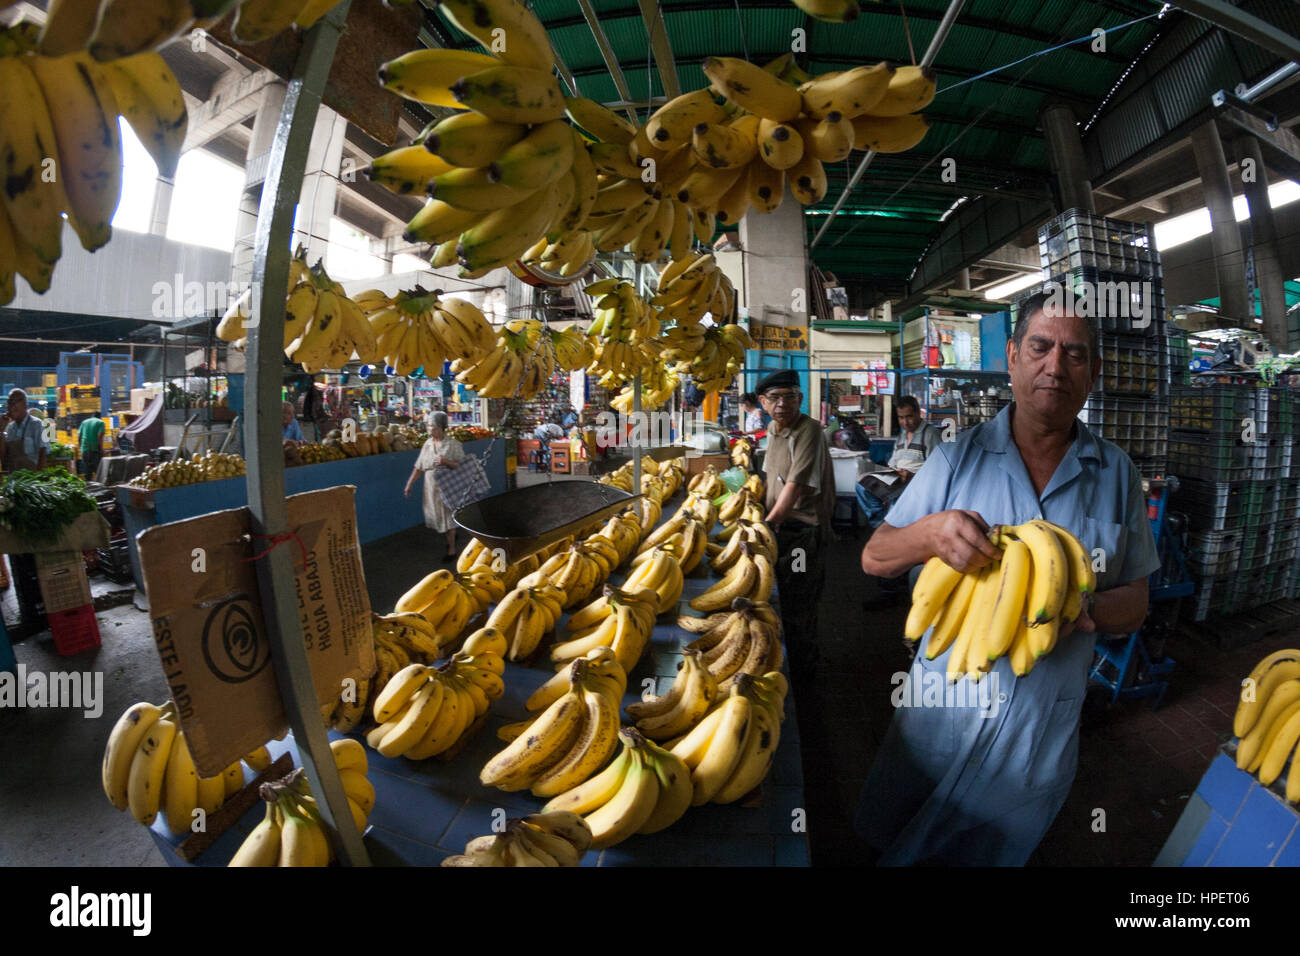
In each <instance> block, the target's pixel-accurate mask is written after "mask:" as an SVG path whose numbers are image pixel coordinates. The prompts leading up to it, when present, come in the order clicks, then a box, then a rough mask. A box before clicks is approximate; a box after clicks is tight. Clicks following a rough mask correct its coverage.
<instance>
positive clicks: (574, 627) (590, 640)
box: [551, 583, 659, 674]
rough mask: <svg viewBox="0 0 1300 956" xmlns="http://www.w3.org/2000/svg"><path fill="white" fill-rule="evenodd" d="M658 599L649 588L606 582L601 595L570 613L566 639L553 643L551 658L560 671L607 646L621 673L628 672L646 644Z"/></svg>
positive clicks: (652, 628) (648, 639) (647, 643)
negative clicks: (614, 585)
mask: <svg viewBox="0 0 1300 956" xmlns="http://www.w3.org/2000/svg"><path fill="white" fill-rule="evenodd" d="M658 602H659V595H658V593H657V592H656V591H654V590H652V589H650V588H640V589H638V588H637V587H636V586H634V585H632V584H631V583H629V585H628V586H627V587H626V588H616V587H613V586H611V585H606V586H605V589H604V592H603V593H602V594H601V596H600V597H598V598H596V599H595V600H594V601H592V602H591V603H590V604H588V605H586V606H585V607H582V608H579V609H578V610H576V611H574V612H573V614H572V615H570V616H569V621H568V624H567V625H566V626H565V631H566V639H565V640H564V641H563V642H561V643H558V644H554V645H552V647H551V660H552V661H554V662H555V663H557V664H559V665H560V669H561V670H563V669H564V666H565V665H566V664H567V663H568V662H570V661H573V660H576V659H578V658H582V657H585V656H586V655H587V654H589V653H590V652H592V651H594V650H595V649H596V648H599V647H608V648H609V649H610V650H612V651H613V652H614V658H615V660H617V661H618V663H619V666H621V667H622V668H623V672H624V673H625V674H630V673H631V672H632V668H633V667H635V666H636V664H637V662H638V661H639V660H641V655H642V654H644V653H645V649H646V647H647V646H649V643H650V633H651V631H653V630H654V626H655V617H656V616H657V615H658V610H657V608H658Z"/></svg>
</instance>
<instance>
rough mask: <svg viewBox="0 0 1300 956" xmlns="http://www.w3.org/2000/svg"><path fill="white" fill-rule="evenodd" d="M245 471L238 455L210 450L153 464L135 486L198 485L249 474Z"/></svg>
mask: <svg viewBox="0 0 1300 956" xmlns="http://www.w3.org/2000/svg"><path fill="white" fill-rule="evenodd" d="M245 470H246V469H245V466H244V459H242V458H240V457H239V456H238V455H225V454H221V453H220V452H214V451H211V450H208V451H205V452H204V453H203V454H202V455H200V456H199V457H197V458H190V459H185V460H182V459H175V460H173V461H164V462H159V463H158V464H156V465H151V466H150V467H148V468H146V469H145V470H144V471H142V472H140V475H139V477H137V478H136V479H135V481H133V482H132V484H133V485H135V486H137V487H139V488H148V489H149V490H150V491H157V490H158V489H160V488H176V487H179V486H180V485H194V484H198V483H199V482H201V481H220V480H221V479H223V478H238V477H240V476H241V475H243V474H244V473H245Z"/></svg>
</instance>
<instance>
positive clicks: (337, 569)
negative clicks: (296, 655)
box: [137, 485, 375, 776]
mask: <svg viewBox="0 0 1300 956" xmlns="http://www.w3.org/2000/svg"><path fill="white" fill-rule="evenodd" d="M355 495H356V488H354V487H353V486H351V485H345V486H340V487H337V488H326V489H324V490H321V491H310V492H305V493H303V494H299V495H292V496H290V497H289V498H287V499H285V505H286V508H287V517H288V527H289V529H290V530H291V531H292V532H293V533H294V534H295V535H296V536H297V540H295V539H288V540H286V541H283V542H281V543H279V544H278V545H276V546H277V547H281V548H288V549H290V551H291V553H292V557H293V562H294V567H295V583H296V587H297V597H298V610H299V618H300V620H301V622H302V628H303V637H304V642H305V644H306V648H307V656H308V659H309V661H310V663H311V670H312V678H313V681H314V683H315V686H316V697H317V701H318V702H319V703H320V704H321V705H322V706H324V705H327V704H328V705H331V706H332V705H334V704H335V703H337V701H338V699H339V693H340V689H341V688H343V687H345V686H347V685H345V684H344V683H343V682H344V681H346V680H348V679H352V680H354V681H358V682H359V681H361V680H363V679H366V678H368V677H370V676H371V675H372V674H373V673H374V670H375V647H374V642H373V639H372V637H371V622H370V599H369V596H368V595H367V593H366V581H365V574H364V572H363V571H362V567H361V547H360V544H359V543H358V541H357V519H356V504H355ZM250 525H251V519H250V515H249V512H248V509H247V508H236V509H232V510H229V511H217V512H213V513H212V514H207V515H202V516H200V517H197V518H190V519H188V520H185V521H176V522H172V523H170V524H163V525H158V526H156V527H153V528H149V529H148V530H146V531H144V532H142V533H141V534H140V536H139V538H138V539H137V540H138V543H139V552H140V568H141V571H142V573H143V577H144V583H145V590H146V591H147V593H148V596H149V608H150V614H151V615H152V617H153V629H154V640H155V643H156V644H157V647H158V656H159V658H160V659H161V661H162V665H163V672H164V676H165V677H166V678H167V683H168V685H169V686H170V688H171V694H172V699H173V700H174V701H175V702H176V707H177V710H178V712H179V714H180V718H181V724H182V727H183V728H184V731H185V737H186V739H187V740H188V741H189V745H190V751H191V753H192V754H193V757H194V762H195V765H196V766H197V767H198V770H199V773H200V774H201V775H203V776H210V775H212V774H215V773H219V772H220V771H221V770H222V769H223V768H224V767H227V766H229V765H230V764H232V763H234V762H235V761H236V760H238V759H239V758H240V757H241V756H242V755H243V754H246V753H248V752H249V751H250V750H253V749H255V748H256V747H259V746H261V745H262V744H263V743H265V742H266V741H268V740H270V739H271V738H272V737H274V736H276V735H278V734H279V733H281V732H282V731H284V730H287V729H288V720H287V718H286V716H285V713H284V706H283V703H282V701H281V699H280V690H279V685H278V684H277V683H276V677H275V669H274V666H273V665H272V663H271V648H270V641H269V638H268V635H267V633H266V626H265V622H264V620H263V616H262V603H261V599H260V596H259V593H258V582H257V572H256V564H255V561H254V560H252V559H253V558H254V556H255V555H258V554H260V553H261V552H262V551H264V550H265V549H266V546H267V543H266V542H264V541H261V540H258V539H252V540H251V541H250V540H249V538H248V534H249V531H250ZM299 540H300V541H301V547H300V546H299V544H298V541H299ZM196 548H201V549H202V552H201V553H200V554H198V555H196V553H195V549H196ZM304 550H305V552H306V563H305V564H304V563H303V552H304Z"/></svg>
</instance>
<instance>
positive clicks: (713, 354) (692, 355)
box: [663, 325, 754, 392]
mask: <svg viewBox="0 0 1300 956" xmlns="http://www.w3.org/2000/svg"><path fill="white" fill-rule="evenodd" d="M664 344H665V345H666V348H665V349H664V352H663V356H664V358H665V359H667V360H673V361H676V363H677V366H676V367H677V370H678V371H680V372H689V373H690V376H691V378H693V379H694V380H695V384H696V385H697V386H699V388H700V389H701V391H705V392H719V391H722V390H723V389H726V388H730V387H731V381H732V379H734V378H735V377H736V373H737V372H739V371H740V370H741V369H742V368H743V367H744V365H745V350H746V349H752V348H753V347H754V340H753V339H751V338H750V337H749V333H748V332H746V331H745V330H744V329H742V328H741V327H740V326H739V325H711V326H709V327H708V328H705V327H704V326H702V325H678V326H675V327H673V328H672V329H669V330H668V333H667V334H666V335H665V336H664Z"/></svg>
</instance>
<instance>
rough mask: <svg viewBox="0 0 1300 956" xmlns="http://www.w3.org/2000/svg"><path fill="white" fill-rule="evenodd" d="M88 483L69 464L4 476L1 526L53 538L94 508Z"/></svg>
mask: <svg viewBox="0 0 1300 956" xmlns="http://www.w3.org/2000/svg"><path fill="white" fill-rule="evenodd" d="M96 507H97V505H96V504H95V499H94V498H92V497H90V495H88V494H87V493H86V483H85V482H84V481H82V480H81V479H80V478H78V477H77V476H76V475H74V474H72V473H71V472H69V471H68V470H67V469H65V468H46V469H44V470H43V471H28V470H26V469H23V468H20V469H19V470H17V471H15V472H13V473H11V474H8V475H5V476H3V477H0V528H3V529H4V530H6V531H12V532H14V533H15V534H18V535H22V536H23V537H24V538H27V539H28V540H30V541H49V540H52V539H54V538H56V537H58V534H59V532H60V531H62V530H63V529H64V528H65V527H67V526H68V525H69V524H71V523H72V522H73V521H75V520H76V519H77V516H78V515H81V514H84V513H86V512H87V511H94V510H95V508H96Z"/></svg>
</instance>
